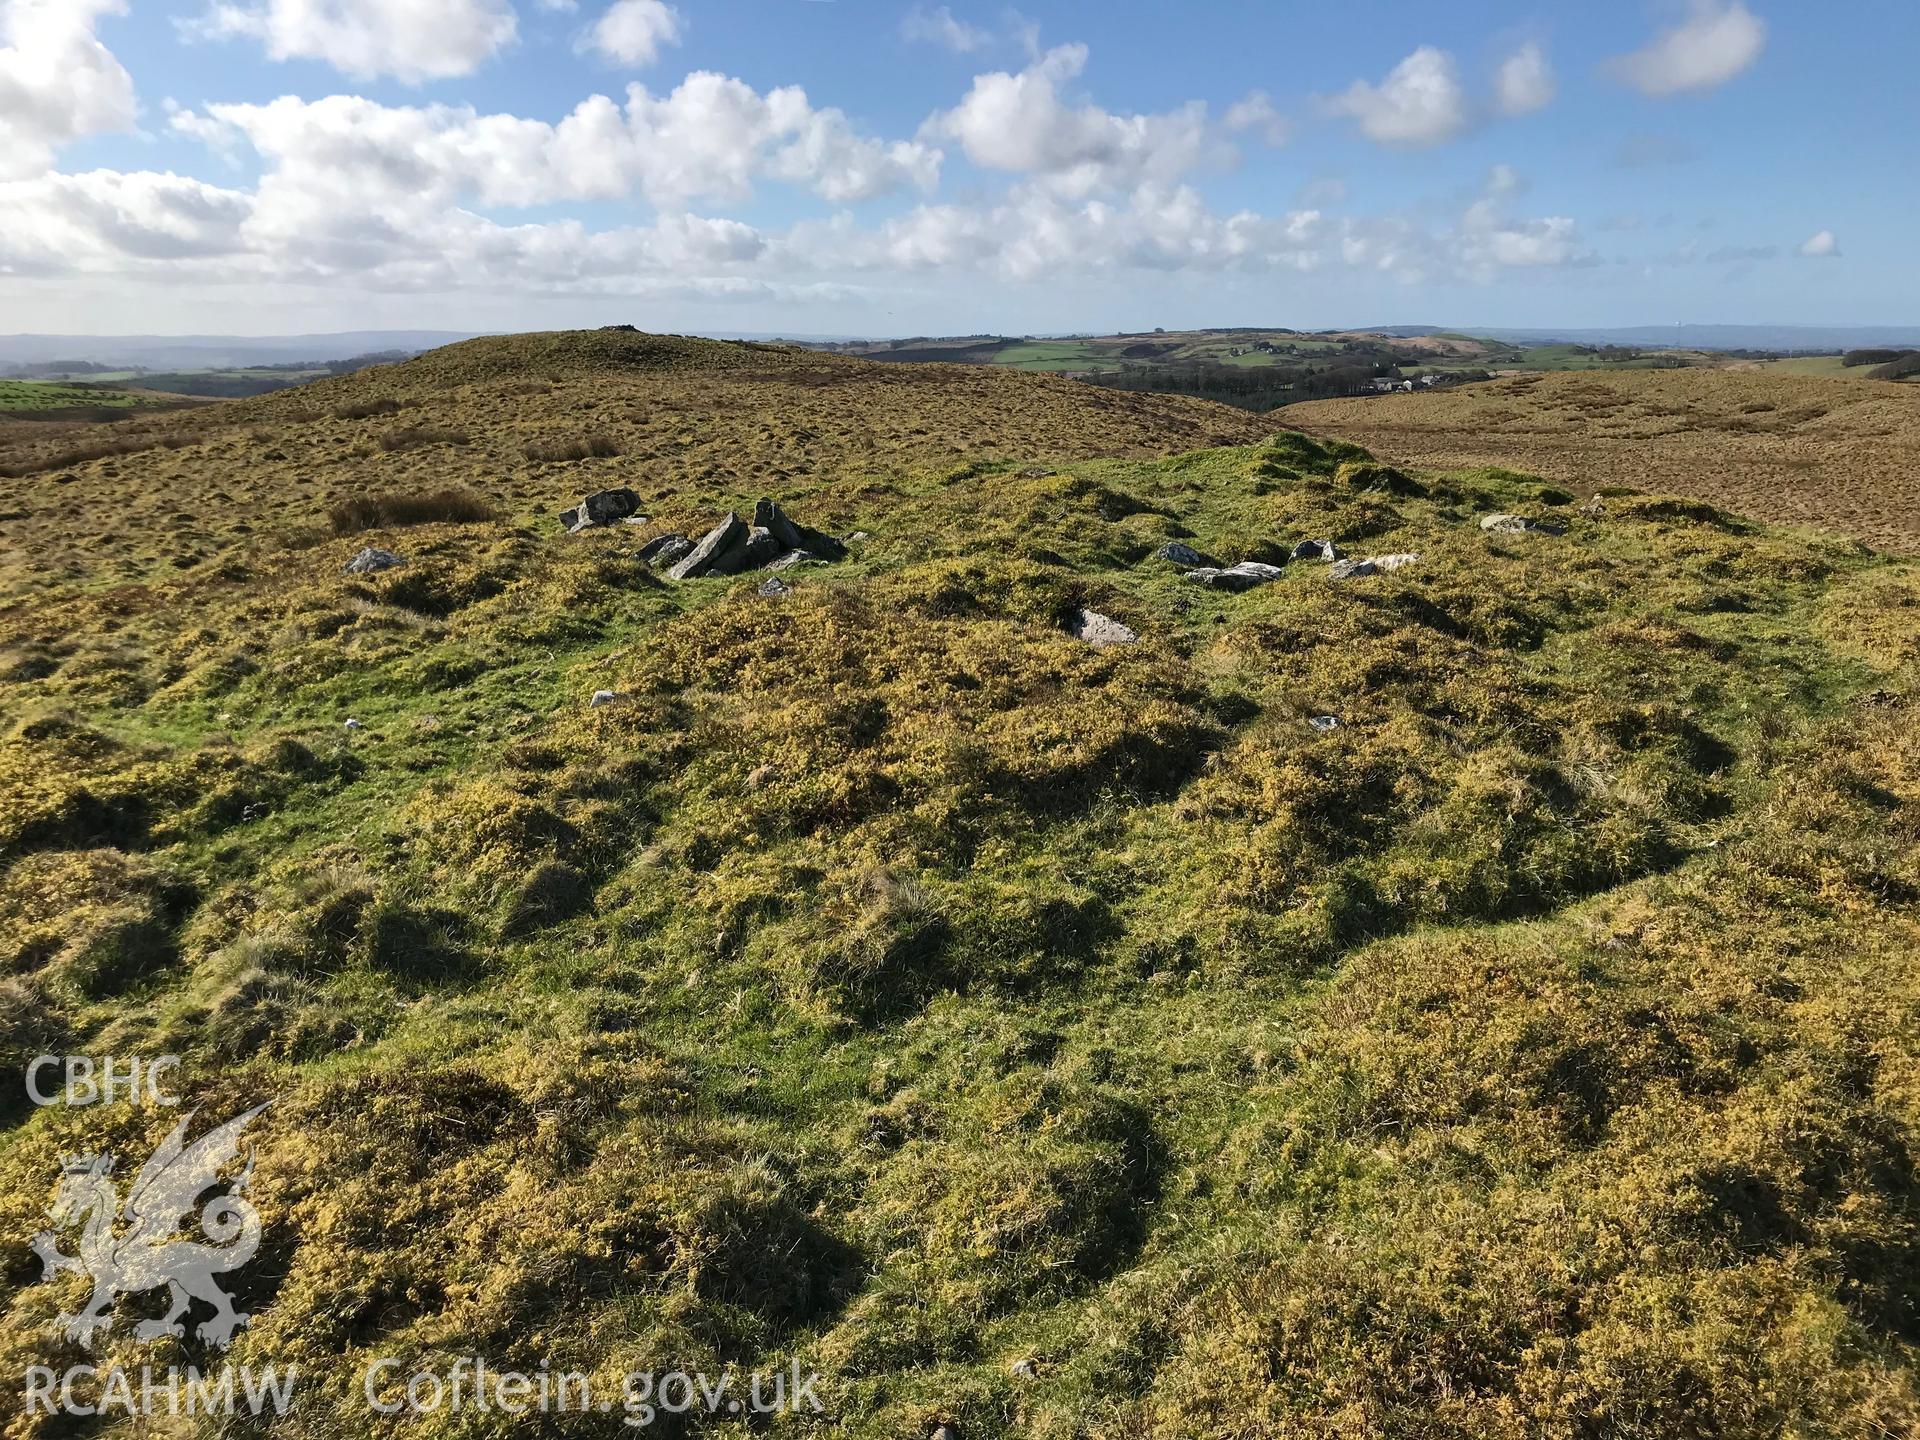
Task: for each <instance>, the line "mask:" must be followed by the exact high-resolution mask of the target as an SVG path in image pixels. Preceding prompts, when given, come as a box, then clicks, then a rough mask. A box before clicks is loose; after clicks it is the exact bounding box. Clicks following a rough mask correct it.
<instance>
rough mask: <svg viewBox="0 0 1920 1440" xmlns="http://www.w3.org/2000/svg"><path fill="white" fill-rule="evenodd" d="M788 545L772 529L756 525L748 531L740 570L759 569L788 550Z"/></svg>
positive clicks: (741, 555)
mask: <svg viewBox="0 0 1920 1440" xmlns="http://www.w3.org/2000/svg"><path fill="white" fill-rule="evenodd" d="M787 548H788V547H787V546H785V545H782V544H781V543H780V540H779V538H778V537H777V536H775V535H774V533H773V532H772V531H771V530H764V529H762V528H761V527H760V526H758V525H756V526H754V527H753V528H752V529H750V530H748V531H747V544H746V548H745V549H744V550H742V551H741V552H740V563H739V564H738V565H737V566H735V567H734V568H735V569H738V570H758V569H759V568H760V567H761V566H762V565H766V564H768V563H769V562H771V561H774V560H777V559H779V558H780V556H782V555H784V554H785V553H786V551H787Z"/></svg>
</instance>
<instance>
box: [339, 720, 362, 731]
mask: <svg viewBox="0 0 1920 1440" xmlns="http://www.w3.org/2000/svg"><path fill="white" fill-rule="evenodd" d="M343 728H345V729H348V730H358V729H360V728H361V725H360V722H359V721H358V720H349V721H347V723H346V725H345V726H344V727H343Z"/></svg>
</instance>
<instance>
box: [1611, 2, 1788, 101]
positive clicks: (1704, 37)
mask: <svg viewBox="0 0 1920 1440" xmlns="http://www.w3.org/2000/svg"><path fill="white" fill-rule="evenodd" d="M1766 45H1767V25H1766V22H1765V21H1764V20H1761V19H1760V18H1759V17H1758V16H1756V15H1754V13H1753V12H1752V11H1750V10H1748V9H1747V7H1746V6H1745V5H1744V4H1742V3H1741V0H1692V6H1691V9H1690V11H1689V13H1688V16H1687V18H1686V19H1685V20H1683V21H1681V22H1680V23H1679V24H1678V25H1673V26H1670V27H1668V28H1667V29H1665V30H1662V31H1661V32H1660V33H1659V34H1658V35H1656V36H1654V38H1653V39H1652V40H1651V41H1650V42H1648V44H1647V45H1646V46H1645V48H1643V49H1640V50H1636V51H1634V52H1633V53H1632V54H1631V55H1620V56H1616V57H1615V58H1614V59H1613V60H1612V61H1611V62H1609V67H1608V68H1609V69H1611V71H1612V72H1613V74H1614V75H1615V76H1616V77H1618V78H1619V79H1621V80H1623V81H1625V82H1626V83H1627V84H1629V85H1631V86H1633V87H1634V88H1635V89H1636V90H1639V91H1640V92H1641V93H1642V94H1645V95H1653V96H1665V95H1679V94H1683V93H1685V92H1687V91H1690V90H1711V89H1713V88H1714V87H1715V86H1718V85H1724V84H1726V82H1727V81H1729V80H1731V79H1733V77H1734V76H1736V75H1738V74H1739V73H1740V72H1741V71H1742V70H1745V69H1746V68H1747V67H1748V66H1749V65H1751V64H1753V62H1754V61H1756V60H1758V59H1759V58H1760V52H1761V51H1762V50H1764V49H1765V48H1766Z"/></svg>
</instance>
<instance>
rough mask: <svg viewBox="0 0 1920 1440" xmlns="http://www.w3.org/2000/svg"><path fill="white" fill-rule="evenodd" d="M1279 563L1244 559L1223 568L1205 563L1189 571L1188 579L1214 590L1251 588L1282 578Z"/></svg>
mask: <svg viewBox="0 0 1920 1440" xmlns="http://www.w3.org/2000/svg"><path fill="white" fill-rule="evenodd" d="M1280 574H1281V571H1280V567H1279V566H1278V565H1263V564H1261V563H1260V562H1259V561H1258V560H1242V561H1241V562H1240V563H1239V564H1238V565H1229V566H1228V567H1227V568H1226V569H1224V570H1221V569H1218V568H1216V567H1214V566H1211V565H1203V566H1202V567H1200V568H1199V569H1198V570H1189V571H1187V579H1189V580H1191V581H1193V582H1194V583H1195V584H1196V585H1205V586H1207V587H1208V588H1209V589H1213V590H1236V591H1237V590H1251V589H1253V587H1254V586H1256V585H1268V584H1271V583H1272V582H1273V581H1275V580H1278V579H1279V578H1280Z"/></svg>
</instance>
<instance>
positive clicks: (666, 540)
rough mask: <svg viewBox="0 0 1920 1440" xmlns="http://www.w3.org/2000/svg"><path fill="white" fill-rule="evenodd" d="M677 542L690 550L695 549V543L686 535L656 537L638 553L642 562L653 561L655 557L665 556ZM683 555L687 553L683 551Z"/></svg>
mask: <svg viewBox="0 0 1920 1440" xmlns="http://www.w3.org/2000/svg"><path fill="white" fill-rule="evenodd" d="M676 542H678V543H679V544H682V545H685V546H686V547H687V549H688V550H691V549H692V548H693V542H692V541H691V540H689V539H687V537H686V536H684V535H656V536H654V537H653V539H651V540H649V541H647V543H646V544H644V545H642V546H641V547H640V549H639V552H638V553H639V556H640V558H641V559H642V560H652V559H653V558H654V556H656V555H660V554H664V553H665V552H666V551H667V550H669V549H670V548H672V546H673V545H674V544H675V543H676ZM681 553H682V554H685V553H686V552H685V551H682V552H681ZM676 558H677V557H676Z"/></svg>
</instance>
